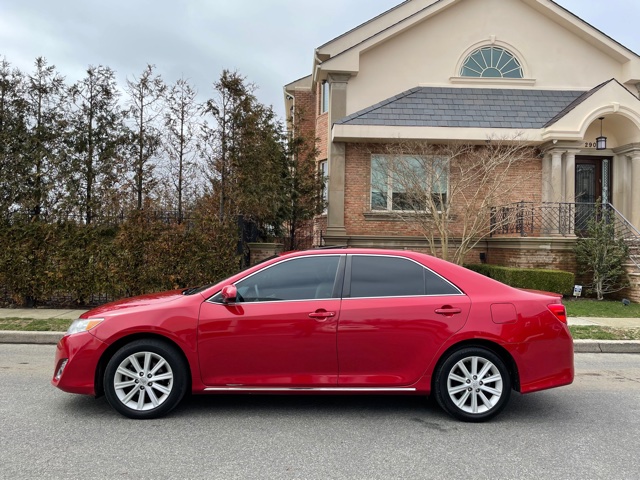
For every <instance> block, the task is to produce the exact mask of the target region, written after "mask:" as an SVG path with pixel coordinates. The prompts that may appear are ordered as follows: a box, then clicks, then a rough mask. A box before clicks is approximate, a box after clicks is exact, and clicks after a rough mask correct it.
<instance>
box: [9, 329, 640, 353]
mask: <svg viewBox="0 0 640 480" xmlns="http://www.w3.org/2000/svg"><path fill="white" fill-rule="evenodd" d="M63 336H64V332H12V331H0V343H23V344H33V345H56V344H57V343H58V341H59V340H60V339H61V338H62V337H63ZM573 351H574V352H575V353H640V340H574V341H573Z"/></svg>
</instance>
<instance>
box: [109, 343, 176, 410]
mask: <svg viewBox="0 0 640 480" xmlns="http://www.w3.org/2000/svg"><path fill="white" fill-rule="evenodd" d="M138 352H152V353H155V354H157V355H160V356H161V357H162V358H163V359H164V360H165V361H166V362H167V363H168V364H169V366H170V367H171V370H172V372H173V387H172V390H171V393H170V394H169V397H168V398H167V399H166V400H165V401H164V402H163V403H162V404H161V405H159V406H158V407H156V408H154V409H152V410H146V411H142V412H141V411H138V410H133V409H131V408H129V407H127V406H126V405H124V404H123V403H122V402H121V401H120V399H119V398H118V396H117V394H116V392H115V387H114V385H113V379H114V376H115V374H116V370H117V369H118V366H119V365H120V364H121V363H122V361H123V360H124V359H126V358H127V357H128V356H130V355H133V354H135V353H138ZM186 386H187V366H186V363H185V361H184V359H183V357H182V355H181V354H180V353H179V352H178V351H177V350H176V348H175V347H173V346H172V345H170V344H168V343H167V342H163V341H161V340H155V339H148V340H136V341H133V342H131V343H129V344H127V345H125V346H123V347H122V348H120V349H119V350H118V351H117V352H116V353H115V354H114V355H113V356H112V357H111V359H109V362H108V363H107V368H106V369H105V373H104V393H105V397H106V398H107V401H108V402H109V404H110V405H111V406H112V407H113V408H114V409H115V410H116V411H118V412H119V413H121V414H122V415H124V416H126V417H129V418H133V419H138V420H145V419H152V418H158V417H162V416H164V415H166V414H168V413H169V412H170V411H171V410H173V409H174V408H175V407H176V406H177V405H178V404H179V403H180V400H182V398H183V397H184V394H185V392H186Z"/></svg>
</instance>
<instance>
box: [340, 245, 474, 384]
mask: <svg viewBox="0 0 640 480" xmlns="http://www.w3.org/2000/svg"><path fill="white" fill-rule="evenodd" d="M469 309H470V301H469V298H468V297H467V296H466V295H464V294H462V292H460V290H458V288H456V287H455V286H454V285H452V284H451V283H449V282H448V281H447V280H446V279H444V278H442V277H440V276H439V275H437V274H435V273H434V272H432V271H431V270H429V269H427V268H425V267H424V266H422V265H421V264H419V263H417V262H415V261H413V260H411V259H408V258H401V257H394V256H385V255H349V259H348V261H347V268H346V273H345V289H344V298H343V301H342V308H341V312H340V321H339V324H338V361H339V377H338V384H339V386H341V387H349V386H351V387H357V386H370V387H371V386H405V385H411V384H413V383H415V382H416V381H418V380H419V378H420V377H421V375H422V374H423V372H424V371H425V369H426V368H427V366H428V365H429V363H430V362H431V360H432V359H433V357H434V356H435V354H436V352H437V351H438V350H439V348H440V347H441V345H442V344H443V343H444V342H445V341H446V340H447V339H448V338H449V337H451V335H453V333H455V332H456V331H458V330H459V329H460V328H462V326H463V325H464V323H465V321H466V319H467V316H468V314H469Z"/></svg>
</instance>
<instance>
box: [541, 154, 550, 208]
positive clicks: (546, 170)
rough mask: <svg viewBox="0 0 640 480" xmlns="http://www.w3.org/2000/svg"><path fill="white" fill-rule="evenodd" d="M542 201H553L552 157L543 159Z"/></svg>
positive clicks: (547, 155) (548, 156) (545, 156)
mask: <svg viewBox="0 0 640 480" xmlns="http://www.w3.org/2000/svg"><path fill="white" fill-rule="evenodd" d="M542 201H543V202H550V201H551V155H550V154H549V153H545V155H544V157H542Z"/></svg>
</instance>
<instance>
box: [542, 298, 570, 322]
mask: <svg viewBox="0 0 640 480" xmlns="http://www.w3.org/2000/svg"><path fill="white" fill-rule="evenodd" d="M547 308H548V309H549V311H550V312H551V313H553V314H554V315H555V316H556V318H557V319H558V320H560V321H561V322H562V323H567V310H566V309H565V308H564V305H562V304H561V303H552V304H551V305H547Z"/></svg>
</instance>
